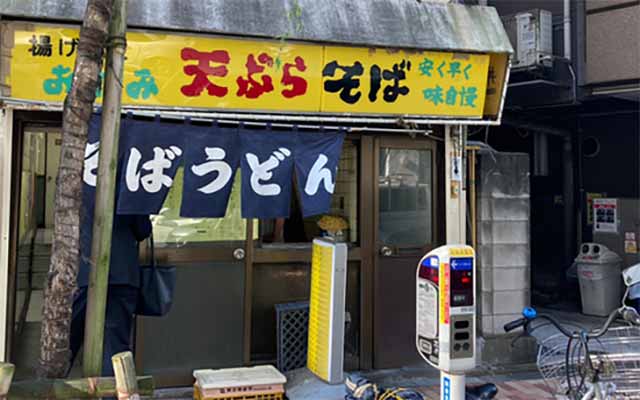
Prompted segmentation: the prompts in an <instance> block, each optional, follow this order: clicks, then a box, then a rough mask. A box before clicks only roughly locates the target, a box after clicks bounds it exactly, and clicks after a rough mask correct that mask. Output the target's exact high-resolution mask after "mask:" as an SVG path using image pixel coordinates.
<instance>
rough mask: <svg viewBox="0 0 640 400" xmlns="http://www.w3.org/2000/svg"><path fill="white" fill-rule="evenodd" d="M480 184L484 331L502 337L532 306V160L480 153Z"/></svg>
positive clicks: (481, 282)
mask: <svg viewBox="0 0 640 400" xmlns="http://www.w3.org/2000/svg"><path fill="white" fill-rule="evenodd" d="M477 181H478V210H479V213H478V266H479V275H480V276H479V278H480V290H479V292H480V299H481V303H480V310H479V313H480V315H481V322H480V325H481V326H480V328H481V329H480V330H481V332H482V334H483V335H498V334H503V333H504V330H503V326H504V324H505V323H507V322H509V321H512V320H514V319H517V318H518V317H519V315H520V314H521V313H522V309H523V308H524V307H525V306H528V305H529V304H530V296H531V295H530V291H531V279H530V270H531V262H530V238H529V235H530V233H529V214H530V212H529V156H528V155H527V154H523V153H497V152H481V153H480V160H479V163H478V177H477Z"/></svg>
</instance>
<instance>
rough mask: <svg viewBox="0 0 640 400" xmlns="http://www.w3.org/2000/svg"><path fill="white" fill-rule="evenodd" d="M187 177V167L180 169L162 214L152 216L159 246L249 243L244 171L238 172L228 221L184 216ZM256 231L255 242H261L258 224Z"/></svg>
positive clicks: (228, 209) (228, 210)
mask: <svg viewBox="0 0 640 400" xmlns="http://www.w3.org/2000/svg"><path fill="white" fill-rule="evenodd" d="M183 175H184V171H183V167H180V168H179V169H178V171H177V172H176V176H175V179H174V180H173V185H172V186H171V189H170V190H169V193H168V194H167V198H166V199H165V202H164V204H163V206H162V208H161V209H160V214H158V215H154V216H152V217H151V222H152V224H153V239H154V242H155V244H156V245H158V244H160V245H174V246H180V245H184V244H186V243H197V242H219V241H227V242H229V241H240V240H245V239H246V234H247V224H246V220H244V219H243V218H242V215H241V208H240V184H241V178H240V170H238V172H237V173H236V176H235V180H234V182H233V188H232V190H231V195H230V196H229V203H228V205H227V213H226V214H225V217H224V218H182V217H180V206H181V203H182V179H183ZM253 231H254V239H257V237H258V229H257V221H256V222H255V225H254V230H253Z"/></svg>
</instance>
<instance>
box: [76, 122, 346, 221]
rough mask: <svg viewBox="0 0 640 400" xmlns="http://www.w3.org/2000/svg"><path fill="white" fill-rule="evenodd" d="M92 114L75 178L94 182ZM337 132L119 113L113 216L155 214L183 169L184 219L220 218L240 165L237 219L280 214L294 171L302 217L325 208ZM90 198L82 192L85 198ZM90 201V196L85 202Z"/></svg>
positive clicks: (285, 209)
mask: <svg viewBox="0 0 640 400" xmlns="http://www.w3.org/2000/svg"><path fill="white" fill-rule="evenodd" d="M99 129H100V116H94V117H93V118H92V120H91V123H90V129H89V140H88V142H87V147H86V151H85V160H84V163H85V169H84V174H83V180H84V183H85V191H86V192H87V194H89V193H91V194H93V190H94V188H95V186H96V181H97V170H98V156H99V149H100V143H99ZM343 141H344V132H339V131H332V132H328V131H327V132H325V131H320V132H306V131H304V132H303V131H298V130H296V129H293V130H290V131H280V130H272V129H270V128H268V129H249V128H247V127H244V126H242V125H241V126H240V127H222V126H218V124H217V123H214V124H213V125H206V126H204V125H195V124H191V123H171V122H160V121H159V120H157V119H156V120H155V121H144V120H134V119H133V118H123V119H122V123H121V125H120V149H119V157H118V160H119V161H118V165H119V167H118V179H117V185H118V187H117V189H116V193H117V209H116V210H117V213H118V214H128V215H131V214H158V213H159V212H160V208H161V207H162V204H163V203H164V200H165V198H166V196H167V193H168V192H169V189H170V188H171V187H172V185H173V180H174V178H175V175H176V171H177V170H178V168H179V167H181V166H182V167H184V183H183V188H182V191H183V192H182V205H181V210H180V215H181V216H184V217H206V218H219V217H223V216H224V215H225V212H226V209H227V202H228V200H229V195H230V193H231V188H232V185H233V181H234V176H235V174H236V171H237V169H238V168H241V170H242V174H241V175H242V190H241V202H242V216H243V217H244V218H277V217H288V216H289V211H290V210H289V208H290V204H291V196H292V193H293V187H294V180H293V175H294V170H295V175H296V182H295V183H296V185H295V186H296V187H297V190H298V193H297V195H298V196H299V198H300V200H301V205H302V212H303V215H304V216H305V217H306V216H310V215H317V214H322V213H326V212H327V211H329V208H330V206H331V196H332V194H333V191H334V188H335V183H336V173H337V169H338V162H339V159H340V152H341V149H342V143H343ZM91 197H92V196H91V195H89V196H86V198H87V200H89V198H91ZM90 203H93V201H90Z"/></svg>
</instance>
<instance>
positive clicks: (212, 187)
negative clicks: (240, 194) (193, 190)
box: [191, 147, 233, 194]
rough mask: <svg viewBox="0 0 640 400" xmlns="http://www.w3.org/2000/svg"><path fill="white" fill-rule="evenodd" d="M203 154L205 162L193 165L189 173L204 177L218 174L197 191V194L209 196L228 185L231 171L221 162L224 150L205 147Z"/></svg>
mask: <svg viewBox="0 0 640 400" xmlns="http://www.w3.org/2000/svg"><path fill="white" fill-rule="evenodd" d="M204 152H205V153H206V154H207V162H205V163H202V164H199V165H193V166H192V167H191V171H192V172H193V173H194V174H196V175H197V176H204V175H207V174H209V173H211V172H214V171H215V172H217V173H218V176H216V178H215V179H214V180H213V181H211V182H210V183H209V184H207V185H205V186H202V187H201V188H199V189H198V191H199V192H202V193H205V194H211V193H215V192H217V191H218V190H220V189H222V188H223V187H225V186H226V185H227V183H229V181H230V180H231V174H232V173H233V171H232V170H231V166H230V165H229V164H227V163H226V162H224V161H222V160H224V158H225V156H226V153H225V151H224V149H222V148H220V147H206V148H205V149H204Z"/></svg>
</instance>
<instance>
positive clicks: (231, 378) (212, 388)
mask: <svg viewBox="0 0 640 400" xmlns="http://www.w3.org/2000/svg"><path fill="white" fill-rule="evenodd" d="M193 376H194V378H195V379H196V382H195V385H194V390H193V398H194V399H195V400H283V399H284V398H285V397H284V384H285V383H286V381H287V379H286V378H285V376H284V375H282V374H281V373H280V371H278V370H277V369H275V368H274V367H273V366H271V365H260V366H256V367H247V368H224V369H218V370H213V369H201V370H196V371H194V372H193Z"/></svg>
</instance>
